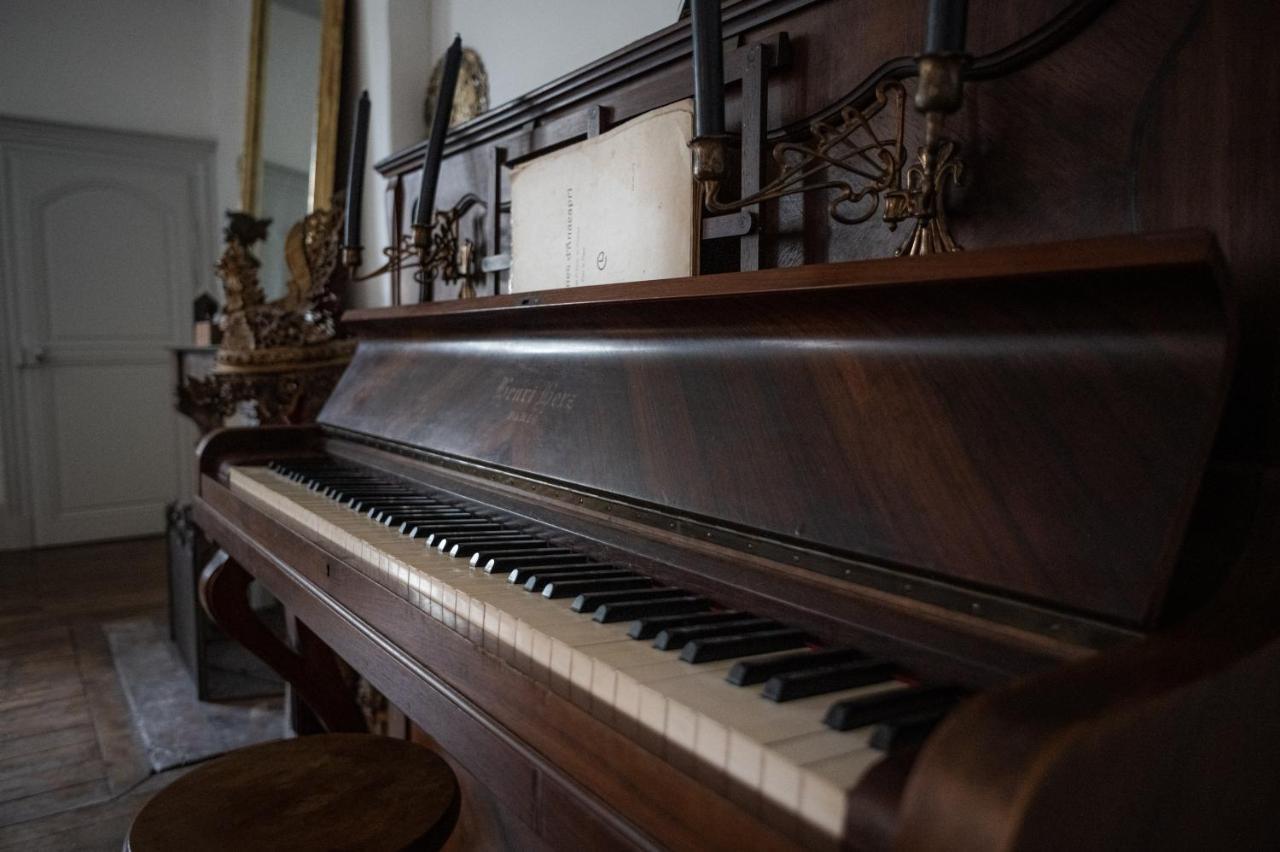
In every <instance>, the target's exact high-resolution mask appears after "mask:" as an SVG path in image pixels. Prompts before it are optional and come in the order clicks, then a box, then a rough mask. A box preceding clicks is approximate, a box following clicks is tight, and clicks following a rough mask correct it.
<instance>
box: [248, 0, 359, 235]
mask: <svg viewBox="0 0 1280 852" xmlns="http://www.w3.org/2000/svg"><path fill="white" fill-rule="evenodd" d="M268 2H269V0H253V13H252V14H253V18H252V21H251V24H250V28H249V80H248V87H247V91H246V97H245V116H244V150H243V151H242V152H241V161H240V209H241V210H244V211H245V212H247V213H253V214H254V215H257V213H258V199H259V196H260V195H261V188H262V102H263V92H262V85H263V74H264V70H265V68H266V63H265V61H264V54H265V51H266V36H267V3H268ZM345 6H346V0H324V7H323V9H322V11H321V19H320V73H319V85H318V87H317V92H316V125H315V134H314V135H313V136H312V138H311V167H310V169H309V170H308V176H307V179H308V191H307V196H308V201H307V212H308V213H311V212H314V211H316V210H323V209H325V208H327V207H328V206H329V204H330V202H331V201H332V199H333V191H334V185H333V176H334V172H335V170H336V164H337V156H338V109H339V105H340V101H341V98H342V27H343V12H344V11H345Z"/></svg>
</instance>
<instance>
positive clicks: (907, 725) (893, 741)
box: [868, 711, 946, 751]
mask: <svg viewBox="0 0 1280 852" xmlns="http://www.w3.org/2000/svg"><path fill="white" fill-rule="evenodd" d="M944 715H946V714H945V712H943V711H938V712H933V713H917V714H915V715H913V716H903V717H902V718H899V719H894V720H893V721H891V722H881V723H880V724H878V725H876V726H875V727H874V728H873V729H872V730H871V740H870V742H869V743H868V745H870V746H871V747H872V748H873V749H876V750H877V751H892V750H893V749H896V748H902V747H904V746H911V745H918V744H919V743H922V742H924V741H925V739H927V738H928V736H929V734H931V733H933V729H934V728H936V727H937V726H938V723H939V722H941V721H942V717H943V716H944Z"/></svg>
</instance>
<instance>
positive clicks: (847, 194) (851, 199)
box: [689, 56, 965, 255]
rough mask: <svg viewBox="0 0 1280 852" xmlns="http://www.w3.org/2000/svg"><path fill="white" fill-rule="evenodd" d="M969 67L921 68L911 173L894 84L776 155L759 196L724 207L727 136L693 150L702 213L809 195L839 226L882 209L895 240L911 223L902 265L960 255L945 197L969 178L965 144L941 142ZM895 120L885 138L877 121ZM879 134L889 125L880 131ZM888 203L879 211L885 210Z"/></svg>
mask: <svg viewBox="0 0 1280 852" xmlns="http://www.w3.org/2000/svg"><path fill="white" fill-rule="evenodd" d="M964 61H965V57H960V56H957V57H950V56H948V57H932V56H925V57H921V58H920V79H919V84H918V86H917V90H916V93H915V98H914V102H915V106H916V109H917V110H919V111H920V112H922V113H923V114H924V116H925V141H924V144H923V145H921V146H920V147H919V149H918V150H917V152H916V156H915V159H914V161H913V162H910V163H908V161H907V155H906V145H905V141H904V139H905V130H906V115H907V90H906V87H905V86H903V84H902V83H901V82H899V81H897V80H889V81H885V82H882V83H881V84H880V85H879V86H877V87H876V90H875V96H874V99H873V100H872V102H871V103H870V104H868V105H867V106H866V107H861V108H859V107H856V106H852V105H846V106H843V107H841V109H840V113H839V117H840V120H839V122H830V121H825V120H824V121H815V122H814V123H813V124H812V125H810V127H809V136H808V138H807V139H805V140H803V141H799V142H793V141H784V142H779V143H778V144H776V145H775V146H774V147H773V151H772V156H773V161H774V163H775V165H776V169H777V176H776V177H774V178H773V180H771V181H769V182H768V183H767V184H765V185H764V186H763V187H761V188H760V189H759V191H757V192H753V193H750V194H748V195H746V196H743V197H741V198H737V199H732V200H725V199H724V198H722V197H721V188H722V185H723V183H724V179H725V177H726V176H727V175H728V170H727V143H728V140H729V137H727V136H705V137H699V138H696V139H694V140H693V141H692V142H690V143H689V144H690V148H692V150H693V161H694V165H693V173H694V177H695V179H697V180H698V181H699V183H701V185H702V197H703V203H704V204H705V206H706V208H707V209H708V210H710V211H711V212H713V213H732V212H734V211H737V210H741V209H743V208H745V207H750V206H751V205H754V204H759V203H760V202H763V201H771V200H775V199H778V198H783V197H785V196H788V195H796V194H799V193H806V192H829V193H831V194H832V195H831V200H830V202H829V203H828V205H827V212H828V214H829V215H830V216H831V218H832V219H833V220H834V221H836V222H839V223H841V224H843V225H858V224H862V223H863V222H866V221H867V220H869V219H870V218H871V217H872V216H874V215H875V213H876V211H878V210H881V209H883V214H882V215H883V219H884V221H885V223H886V224H887V225H888V226H889V229H890V230H896V229H897V227H898V225H900V224H902V223H904V222H907V221H908V220H910V221H911V232H910V233H909V234H908V235H907V237H906V239H905V240H904V241H903V242H902V243H901V244H900V245H899V246H898V248H897V250H896V251H895V252H894V254H896V255H904V254H905V255H917V254H933V253H937V252H953V251H959V250H960V248H961V247H960V245H959V244H958V243H957V242H956V240H955V238H954V237H952V236H951V232H950V228H949V225H948V222H947V209H946V208H947V204H946V201H947V189H948V187H950V186H954V185H958V184H959V183H960V181H961V178H962V177H963V175H964V163H963V162H962V161H961V159H960V157H959V147H960V146H959V144H958V143H957V142H956V141H955V140H953V139H950V138H947V137H944V136H943V135H942V134H941V126H942V118H943V116H944V115H945V114H946V113H947V112H952V111H954V110H955V109H956V108H957V107H958V105H959V92H960V86H961V72H962V71H963V62H964ZM882 114H884V115H886V116H892V124H891V125H890V130H889V132H888V133H883V132H878V131H877V130H876V127H875V124H876V123H877V122H876V119H877V118H878V117H880V116H881V115H882ZM879 123H881V124H883V122H879ZM882 202H883V203H882Z"/></svg>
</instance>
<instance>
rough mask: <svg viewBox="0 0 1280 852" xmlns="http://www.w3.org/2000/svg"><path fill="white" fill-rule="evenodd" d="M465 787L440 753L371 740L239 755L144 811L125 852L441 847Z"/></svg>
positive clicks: (312, 741) (193, 776)
mask: <svg viewBox="0 0 1280 852" xmlns="http://www.w3.org/2000/svg"><path fill="white" fill-rule="evenodd" d="M459 801H460V798H459V794H458V780H457V778H455V777H454V775H453V771H452V770H451V769H450V768H449V765H448V764H447V763H445V762H444V760H443V759H442V758H441V757H440V756H439V755H437V754H435V753H434V752H432V751H430V750H429V749H426V748H423V747H422V746H419V745H415V744H413V743H410V742H405V741H404V740H393V739H389V738H387V737H376V736H372V735H369V734H322V735H318V736H311V737H299V738H298V739H293V740H282V741H280V742H274V743H267V744H265V745H258V746H251V747H249V748H242V749H239V750H237V751H233V752H231V753H230V754H227V755H224V756H222V757H219V758H217V759H215V760H211V761H210V762H209V763H208V764H206V765H204V766H202V767H200V768H199V769H196V770H193V771H192V772H189V773H188V774H186V775H184V776H182V777H181V778H179V779H178V780H177V781H174V782H173V783H172V784H170V785H169V786H168V787H167V788H165V789H164V790H162V791H161V792H159V793H157V794H156V796H155V797H154V798H153V799H152V800H151V801H149V802H147V804H146V805H145V806H144V807H143V808H142V810H141V811H140V812H139V813H138V816H137V817H136V818H134V821H133V825H132V826H131V827H130V828H129V836H128V838H127V839H126V840H125V844H124V848H125V852H161V850H163V852H171V850H175V849H181V850H183V852H200V850H235V852H250V850H257V849H272V850H286V849H288V850H312V849H316V850H319V849H324V850H336V849H351V850H357V849H358V850H371V852H372V850H383V849H385V850H399V849H438V848H440V847H441V846H442V845H443V844H444V841H445V840H446V839H448V837H449V834H450V832H452V831H453V826H454V823H455V822H456V821H457V818H458V807H459Z"/></svg>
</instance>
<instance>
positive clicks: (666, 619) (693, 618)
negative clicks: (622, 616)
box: [627, 610, 750, 639]
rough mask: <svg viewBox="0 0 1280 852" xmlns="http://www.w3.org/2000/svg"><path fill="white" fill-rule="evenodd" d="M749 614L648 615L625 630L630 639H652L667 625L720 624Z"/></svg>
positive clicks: (723, 611) (727, 611)
mask: <svg viewBox="0 0 1280 852" xmlns="http://www.w3.org/2000/svg"><path fill="white" fill-rule="evenodd" d="M749 617H750V614H749V613H745V612H738V611H737V610H721V611H719V612H694V613H683V614H679V615H677V614H671V615H657V614H654V615H648V616H645V617H643V618H638V619H636V622H635V623H634V624H632V625H631V627H630V629H628V630H627V635H628V636H630V637H631V638H632V639H652V638H653V637H655V636H657V635H658V634H659V633H661V632H662V631H663V630H666V629H667V628H668V627H686V626H689V625H694V624H720V623H722V622H725V621H737V620H738V619H742V618H749Z"/></svg>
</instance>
